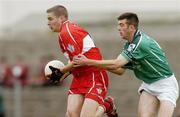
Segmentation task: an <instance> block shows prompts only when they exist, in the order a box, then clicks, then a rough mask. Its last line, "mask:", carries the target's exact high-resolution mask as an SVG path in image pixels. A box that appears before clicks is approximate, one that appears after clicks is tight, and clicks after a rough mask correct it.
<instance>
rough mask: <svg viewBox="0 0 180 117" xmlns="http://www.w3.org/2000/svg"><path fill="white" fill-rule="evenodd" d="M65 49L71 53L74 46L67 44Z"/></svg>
mask: <svg viewBox="0 0 180 117" xmlns="http://www.w3.org/2000/svg"><path fill="white" fill-rule="evenodd" d="M67 49H68V50H69V51H70V52H71V53H72V52H74V51H75V49H74V46H73V45H71V44H68V47H67Z"/></svg>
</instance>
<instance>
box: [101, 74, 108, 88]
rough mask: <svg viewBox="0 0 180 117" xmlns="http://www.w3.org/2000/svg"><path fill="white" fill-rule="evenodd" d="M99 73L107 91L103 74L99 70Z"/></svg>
mask: <svg viewBox="0 0 180 117" xmlns="http://www.w3.org/2000/svg"><path fill="white" fill-rule="evenodd" d="M100 73H101V77H102V81H103V85H104V89H105V91H107V88H106V84H105V80H104V76H103V74H102V72H100Z"/></svg>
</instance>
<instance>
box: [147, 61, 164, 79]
mask: <svg viewBox="0 0 180 117" xmlns="http://www.w3.org/2000/svg"><path fill="white" fill-rule="evenodd" d="M144 61H145V62H146V63H147V64H148V65H149V66H150V67H151V68H152V69H154V71H156V72H157V73H158V74H159V75H161V76H163V75H162V74H161V73H160V72H159V71H158V70H157V69H156V68H155V67H153V66H152V65H151V63H149V62H148V61H147V60H146V59H144Z"/></svg>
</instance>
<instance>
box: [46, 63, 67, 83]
mask: <svg viewBox="0 0 180 117" xmlns="http://www.w3.org/2000/svg"><path fill="white" fill-rule="evenodd" d="M49 69H50V70H51V71H52V73H51V74H50V75H48V77H49V81H50V82H51V83H58V82H60V79H61V78H62V76H63V75H64V74H63V73H62V72H61V71H60V69H58V68H55V67H52V66H49Z"/></svg>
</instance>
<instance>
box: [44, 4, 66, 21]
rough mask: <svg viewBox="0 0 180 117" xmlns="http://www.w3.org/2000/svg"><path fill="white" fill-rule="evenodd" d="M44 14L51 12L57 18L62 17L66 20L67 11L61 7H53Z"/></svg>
mask: <svg viewBox="0 0 180 117" xmlns="http://www.w3.org/2000/svg"><path fill="white" fill-rule="evenodd" d="M46 12H47V13H51V12H53V13H54V14H55V16H57V17H59V16H64V17H66V18H68V11H67V9H66V7H64V6H62V5H56V6H53V7H51V8H49V9H47V11H46Z"/></svg>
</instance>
